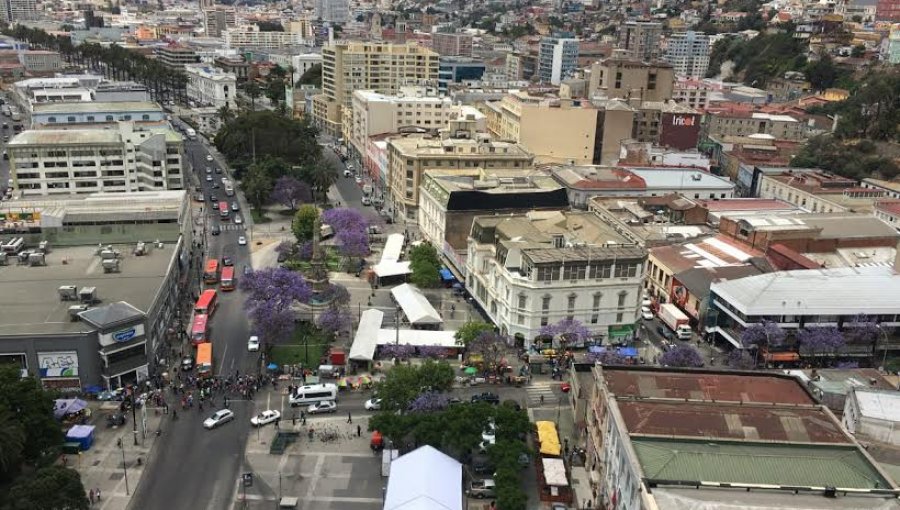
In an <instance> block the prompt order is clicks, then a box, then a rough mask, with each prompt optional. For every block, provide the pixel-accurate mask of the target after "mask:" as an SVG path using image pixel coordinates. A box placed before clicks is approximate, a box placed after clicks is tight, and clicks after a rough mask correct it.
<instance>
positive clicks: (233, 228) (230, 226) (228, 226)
mask: <svg viewBox="0 0 900 510" xmlns="http://www.w3.org/2000/svg"><path fill="white" fill-rule="evenodd" d="M219 228H221V229H222V231H223V232H243V231H244V225H235V224H234V223H219Z"/></svg>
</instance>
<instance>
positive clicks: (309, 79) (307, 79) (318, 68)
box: [297, 64, 322, 87]
mask: <svg viewBox="0 0 900 510" xmlns="http://www.w3.org/2000/svg"><path fill="white" fill-rule="evenodd" d="M297 85H314V86H315V87H322V64H313V65H312V66H311V67H310V68H309V69H307V70H306V71H305V72H304V73H303V74H302V75H300V78H299V79H298V80H297Z"/></svg>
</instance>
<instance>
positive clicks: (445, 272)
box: [441, 267, 456, 282]
mask: <svg viewBox="0 0 900 510" xmlns="http://www.w3.org/2000/svg"><path fill="white" fill-rule="evenodd" d="M441 280H443V281H445V282H452V281H456V277H455V276H453V273H451V272H450V270H449V269H447V268H446V267H445V268H443V269H441Z"/></svg>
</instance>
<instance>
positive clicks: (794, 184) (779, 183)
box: [759, 168, 886, 213]
mask: <svg viewBox="0 0 900 510" xmlns="http://www.w3.org/2000/svg"><path fill="white" fill-rule="evenodd" d="M885 195H886V194H885V192H884V191H883V190H880V189H877V188H874V187H862V186H860V185H859V184H858V183H857V182H856V181H855V180H853V179H848V178H846V177H841V176H839V175H834V174H830V173H827V172H824V171H822V170H818V169H814V168H785V169H783V170H782V171H779V172H771V173H765V174H763V175H762V176H761V180H760V184H759V196H760V198H777V199H779V200H784V201H785V202H787V203H789V204H793V205H795V206H797V207H799V208H801V209H803V210H804V211H810V212H814V213H816V212H820V213H832V212H848V211H849V212H868V213H871V212H873V208H874V207H875V202H876V201H877V200H878V199H880V198H883V197H885Z"/></svg>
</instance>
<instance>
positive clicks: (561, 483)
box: [541, 457, 569, 487]
mask: <svg viewBox="0 0 900 510" xmlns="http://www.w3.org/2000/svg"><path fill="white" fill-rule="evenodd" d="M541 462H542V463H543V464H544V480H545V481H546V482H547V485H550V486H553V487H568V486H569V481H568V480H566V466H565V464H563V460H562V459H556V458H548V457H543V458H541Z"/></svg>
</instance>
